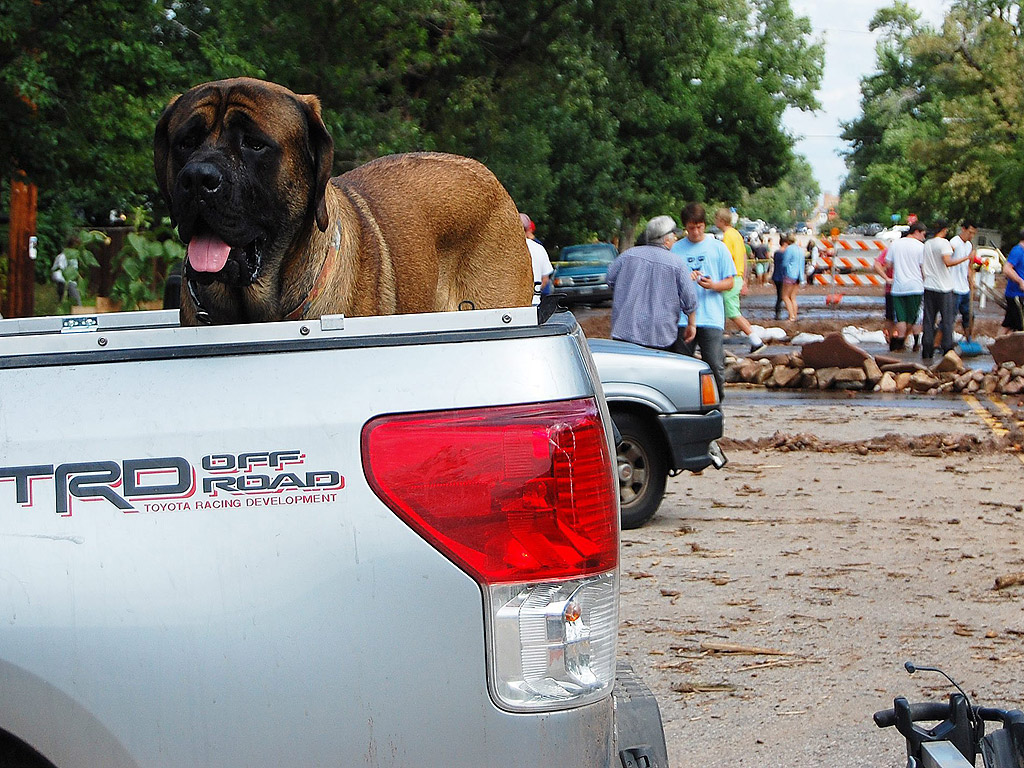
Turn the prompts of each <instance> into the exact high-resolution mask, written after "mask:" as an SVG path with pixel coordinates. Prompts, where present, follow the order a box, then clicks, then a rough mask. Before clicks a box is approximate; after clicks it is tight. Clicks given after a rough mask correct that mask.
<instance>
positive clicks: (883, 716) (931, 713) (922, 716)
mask: <svg viewBox="0 0 1024 768" xmlns="http://www.w3.org/2000/svg"><path fill="white" fill-rule="evenodd" d="M949 711H950V710H949V704H948V703H947V702H945V701H922V702H918V703H917V704H911V705H910V719H911V720H913V721H914V722H918V721H919V720H945V719H946V718H947V717H948V716H949ZM872 719H873V720H874V721H875V725H877V726H878V727H879V728H891V727H892V726H894V725H896V710H895V709H882V710H879V711H878V712H875V714H874V715H873V716H872Z"/></svg>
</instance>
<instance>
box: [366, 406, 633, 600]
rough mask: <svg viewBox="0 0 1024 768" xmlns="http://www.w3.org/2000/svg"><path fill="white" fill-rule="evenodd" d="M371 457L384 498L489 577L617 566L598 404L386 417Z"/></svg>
mask: <svg viewBox="0 0 1024 768" xmlns="http://www.w3.org/2000/svg"><path fill="white" fill-rule="evenodd" d="M362 452H363V472H364V473H365V474H366V479H367V481H368V482H369V484H370V487H371V488H372V489H373V491H374V493H376V494H377V495H378V496H379V497H380V498H381V500H383V501H384V503H385V504H387V505H388V506H389V507H390V508H391V509H392V510H394V512H395V513H397V514H398V515H399V517H401V518H402V519H403V520H404V521H405V522H406V523H408V524H409V525H410V526H412V527H413V528H414V529H415V530H416V531H417V532H418V533H419V534H420V535H421V536H423V537H424V538H425V539H427V540H428V541H430V542H431V543H432V544H433V545H434V546H435V547H437V548H438V549H439V550H441V551H442V552H444V553H445V554H446V555H447V556H448V557H449V558H451V559H452V560H453V561H454V562H455V563H457V564H458V565H459V566H460V567H462V568H463V569H464V570H465V571H467V572H468V573H470V574H471V575H473V576H474V577H476V578H477V579H478V580H479V581H481V582H483V583H489V584H495V583H507V582H523V581H540V580H546V579H558V578H571V577H578V576H584V575H589V574H596V573H603V572H605V571H609V570H611V569H612V568H614V567H615V566H616V564H617V562H618V541H617V539H618V536H617V533H618V527H617V516H618V511H617V509H616V498H617V494H618V490H617V487H616V483H615V477H614V474H613V470H612V460H611V455H610V454H609V450H608V442H607V439H606V437H605V431H604V427H603V426H602V423H601V418H600V415H599V414H598V410H597V404H596V403H595V401H594V400H592V399H585V400H568V401H559V402H555V403H540V404H531V405H515V406H502V407H495V408H481V409H473V410H460V411H440V412H431V413H413V414H396V415H392V416H381V417H380V418H377V419H374V420H372V421H370V422H368V423H367V424H366V426H365V427H363V436H362Z"/></svg>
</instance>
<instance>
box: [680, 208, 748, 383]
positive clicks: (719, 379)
mask: <svg viewBox="0 0 1024 768" xmlns="http://www.w3.org/2000/svg"><path fill="white" fill-rule="evenodd" d="M682 221H683V227H684V228H685V229H686V237H685V238H683V239H682V240H680V241H678V242H677V243H676V244H675V245H673V246H672V252H673V253H677V254H679V257H680V258H681V259H682V260H683V261H684V262H685V264H686V267H687V269H688V270H689V271H690V277H691V279H692V280H693V282H694V284H695V286H696V288H697V318H696V322H697V335H696V336H695V337H694V339H693V341H689V342H688V341H685V340H684V339H683V334H682V331H683V329H684V327H685V323H686V318H685V317H680V319H679V322H680V326H681V327H680V329H679V330H680V333H679V338H678V339H677V340H676V344H675V346H673V351H674V352H678V353H679V354H683V355H691V356H692V355H693V353H694V352H696V351H697V349H698V348H700V356H701V359H702V360H703V361H704V362H706V363H707V364H708V365H710V366H711V371H712V373H714V375H715V382H716V383H717V384H718V395H719V397H720V398H722V397H724V395H725V349H724V348H723V346H722V339H723V337H724V335H725V302H724V301H723V299H722V294H723V293H725V292H726V291H728V290H729V289H731V288H732V286H733V283H734V282H735V278H736V264H735V263H734V262H733V260H732V254H731V253H729V249H728V248H726V247H725V243H723V242H721V241H720V240H716V239H715V238H714V237H711V236H710V235H708V234H706V233H705V231H704V230H705V227H706V226H707V212H706V211H705V210H704V206H703V205H701V204H700V203H688V204H687V205H686V207H685V208H683V211H682Z"/></svg>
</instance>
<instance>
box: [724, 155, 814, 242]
mask: <svg viewBox="0 0 1024 768" xmlns="http://www.w3.org/2000/svg"><path fill="white" fill-rule="evenodd" d="M820 194H821V186H820V185H819V184H818V182H817V180H816V179H815V178H814V169H813V168H811V164H810V163H809V162H807V159H806V158H805V157H803V156H802V155H797V157H796V158H794V160H793V164H792V166H791V167H790V169H789V171H788V172H787V173H786V175H785V176H783V177H782V180H781V181H779V183H778V184H776V185H775V186H772V187H762V188H761V189H758V190H757V191H756V192H753V193H748V194H746V195H744V197H743V202H742V205H741V208H740V210H741V211H742V212H743V215H744V216H746V217H748V218H751V219H762V220H764V221H770V222H772V223H774V224H778V225H781V226H783V227H786V228H788V227H791V226H792V225H793V224H796V223H798V222H802V221H807V219H808V218H810V215H811V212H812V211H813V210H814V207H815V205H816V204H817V201H818V196H819V195H820Z"/></svg>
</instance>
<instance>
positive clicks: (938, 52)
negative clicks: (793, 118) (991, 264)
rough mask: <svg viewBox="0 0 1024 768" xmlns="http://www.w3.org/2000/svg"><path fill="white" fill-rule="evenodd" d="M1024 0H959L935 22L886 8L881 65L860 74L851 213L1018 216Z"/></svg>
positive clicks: (850, 134) (1021, 207)
mask: <svg viewBox="0 0 1024 768" xmlns="http://www.w3.org/2000/svg"><path fill="white" fill-rule="evenodd" d="M1021 20H1022V17H1021V4H1020V3H1011V2H1005V1H1004V0H955V2H954V3H953V6H952V7H951V9H950V10H949V12H948V13H947V14H946V16H945V19H944V20H943V23H942V26H941V28H940V29H938V30H935V29H931V28H929V27H927V26H922V25H921V24H920V23H919V17H918V15H917V14H916V12H914V11H912V10H911V9H910V8H909V6H906V5H905V4H903V3H899V2H898V3H895V4H894V5H893V6H892V7H891V8H886V9H882V10H881V11H879V12H878V14H877V15H876V17H875V21H874V26H877V27H878V28H882V29H884V30H885V32H886V33H885V35H884V36H883V38H882V40H881V42H880V43H879V46H878V51H877V58H878V71H877V72H876V73H875V74H873V75H871V76H869V77H867V78H865V79H864V80H863V81H862V83H861V93H862V98H861V115H860V116H859V117H858V118H857V119H856V120H854V121H852V122H851V123H849V124H847V125H846V126H844V134H843V135H844V138H846V139H847V140H848V141H850V142H851V146H852V150H851V152H850V154H849V155H848V158H847V159H848V166H849V168H850V174H849V176H848V177H847V180H846V185H845V186H846V189H855V190H857V193H858V196H857V214H858V216H860V217H861V218H862V219H865V220H868V219H871V220H876V221H885V220H888V218H889V214H890V213H906V212H909V211H913V212H916V213H918V214H919V215H922V216H924V217H930V216H939V215H941V216H944V217H947V218H951V219H957V218H961V217H971V218H974V219H975V220H977V221H979V222H981V223H983V224H984V225H986V226H991V227H994V228H998V229H1001V230H1002V231H1004V232H1011V231H1015V230H1017V229H1018V228H1019V227H1020V225H1021V222H1022V221H1024V200H1022V199H1021V195H1020V189H1021V185H1022V183H1024V80H1022V78H1021V72H1022V71H1024V41H1022V36H1021V33H1022V31H1024V30H1022V29H1021Z"/></svg>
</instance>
